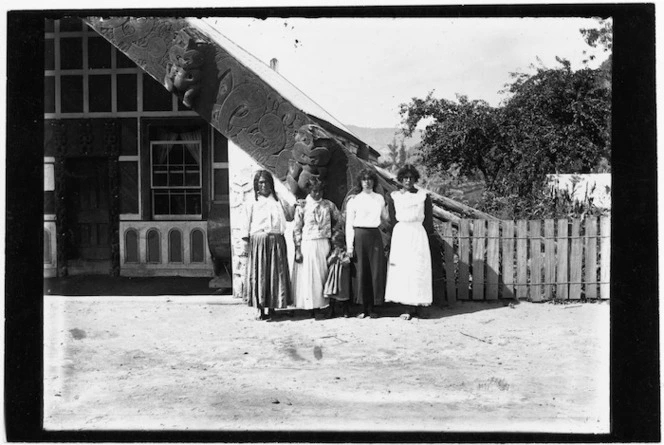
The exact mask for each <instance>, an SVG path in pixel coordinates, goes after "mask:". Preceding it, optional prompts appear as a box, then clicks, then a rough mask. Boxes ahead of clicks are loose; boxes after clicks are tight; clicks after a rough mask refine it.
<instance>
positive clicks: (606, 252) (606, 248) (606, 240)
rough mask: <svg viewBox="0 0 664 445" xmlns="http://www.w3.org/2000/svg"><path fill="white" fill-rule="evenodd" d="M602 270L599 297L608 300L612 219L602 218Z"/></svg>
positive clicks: (600, 270) (608, 217) (600, 272)
mask: <svg viewBox="0 0 664 445" xmlns="http://www.w3.org/2000/svg"><path fill="white" fill-rule="evenodd" d="M600 235H601V236H602V238H600V251H599V252H600V258H599V261H600V263H599V264H600V269H599V281H600V285H599V297H600V298H604V299H608V298H610V293H611V284H610V283H609V281H610V280H611V217H610V216H607V215H605V216H601V217H600Z"/></svg>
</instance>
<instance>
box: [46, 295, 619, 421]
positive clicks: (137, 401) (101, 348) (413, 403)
mask: <svg viewBox="0 0 664 445" xmlns="http://www.w3.org/2000/svg"><path fill="white" fill-rule="evenodd" d="M228 303H229V297H220V296H180V297H167V296H159V297H61V296H53V295H47V296H46V297H45V299H44V312H45V313H44V319H45V320H46V323H45V332H44V335H45V344H44V354H45V357H44V363H45V366H44V368H45V369H44V384H45V386H44V399H45V400H44V423H45V428H46V429H48V430H109V429H113V430H114V429H120V430H145V429H148V430H229V431H236V430H240V431H244V430H250V431H256V430H302V431H307V430H315V431H325V430H338V431H353V430H360V431H372V430H380V431H391V430H395V431H538V432H583V433H601V432H608V431H609V304H608V303H606V302H603V303H594V304H576V305H552V304H532V303H521V304H517V305H514V306H513V307H510V306H504V305H503V304H501V303H497V304H488V303H458V304H457V305H456V306H454V307H451V308H445V309H439V308H430V309H429V311H428V318H426V319H413V320H411V321H404V320H401V319H400V318H398V314H399V312H400V311H399V308H398V307H391V308H390V307H386V308H384V309H383V314H384V315H385V317H381V318H378V319H362V320H360V319H355V318H349V319H344V318H336V319H333V320H323V321H316V320H313V319H311V318H305V316H304V314H296V315H295V317H294V318H279V319H278V320H277V321H274V322H269V323H267V322H260V321H255V320H254V319H253V316H254V313H253V310H252V309H251V308H248V307H246V306H244V305H234V304H228Z"/></svg>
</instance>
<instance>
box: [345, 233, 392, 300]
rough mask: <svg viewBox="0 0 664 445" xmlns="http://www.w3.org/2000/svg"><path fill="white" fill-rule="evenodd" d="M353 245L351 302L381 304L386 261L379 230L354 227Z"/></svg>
mask: <svg viewBox="0 0 664 445" xmlns="http://www.w3.org/2000/svg"><path fill="white" fill-rule="evenodd" d="M354 244H355V249H354V252H355V254H354V262H353V266H354V273H352V275H353V290H354V291H355V292H354V298H353V301H354V302H355V303H356V304H364V302H365V301H366V302H371V301H372V299H373V304H375V305H379V304H383V302H384V301H385V276H386V273H387V261H386V259H385V251H384V250H383V238H382V236H381V234H380V230H378V229H365V228H360V227H355V242H354Z"/></svg>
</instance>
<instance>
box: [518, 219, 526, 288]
mask: <svg viewBox="0 0 664 445" xmlns="http://www.w3.org/2000/svg"><path fill="white" fill-rule="evenodd" d="M516 296H517V298H518V299H519V300H520V299H522V298H523V299H525V298H528V221H526V220H523V219H522V220H519V221H517V222H516Z"/></svg>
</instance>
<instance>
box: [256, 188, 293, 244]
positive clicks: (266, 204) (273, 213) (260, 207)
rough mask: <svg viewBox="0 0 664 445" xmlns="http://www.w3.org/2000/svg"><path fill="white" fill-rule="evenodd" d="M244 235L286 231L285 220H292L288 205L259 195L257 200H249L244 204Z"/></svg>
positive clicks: (271, 196) (270, 197)
mask: <svg viewBox="0 0 664 445" xmlns="http://www.w3.org/2000/svg"><path fill="white" fill-rule="evenodd" d="M245 218H246V221H245V226H246V228H245V233H246V236H251V235H254V234H256V233H281V234H283V233H284V231H285V230H286V220H287V219H288V220H291V219H292V209H290V208H289V205H288V203H286V202H282V201H277V200H276V199H274V196H273V195H270V196H268V197H265V196H262V195H259V196H258V199H257V200H254V199H251V198H250V200H249V201H247V202H246V204H245Z"/></svg>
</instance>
